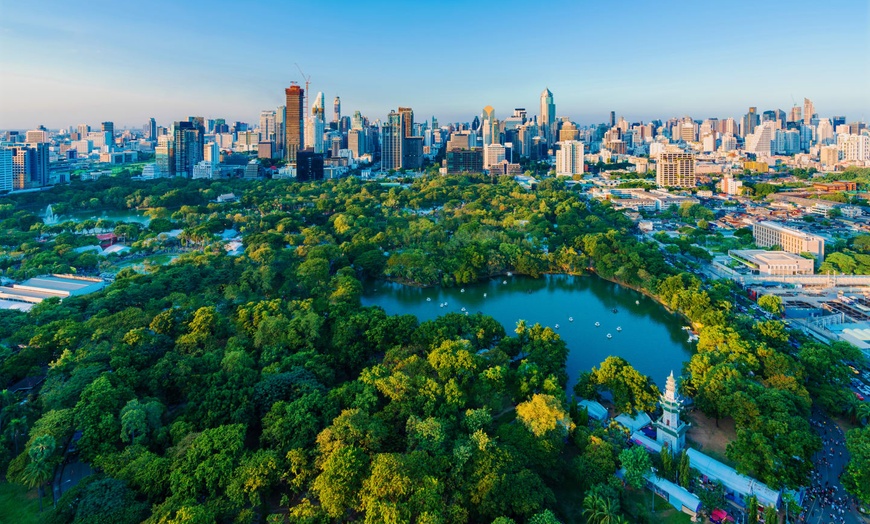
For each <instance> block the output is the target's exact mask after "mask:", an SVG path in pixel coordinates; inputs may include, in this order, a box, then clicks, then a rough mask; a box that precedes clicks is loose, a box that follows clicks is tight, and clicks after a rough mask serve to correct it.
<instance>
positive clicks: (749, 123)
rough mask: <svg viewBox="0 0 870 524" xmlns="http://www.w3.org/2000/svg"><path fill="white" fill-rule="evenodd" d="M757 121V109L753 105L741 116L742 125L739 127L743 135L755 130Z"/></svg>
mask: <svg viewBox="0 0 870 524" xmlns="http://www.w3.org/2000/svg"><path fill="white" fill-rule="evenodd" d="M759 121H760V119H759V117H758V109H757V108H755V107H750V108H749V112H748V113H746V115H744V116H743V122H742V124H743V126H742V128H741V129H740V131H741V133H742V134H743V136H744V137H745V136H747V135H750V134H752V132H754V131H755V127H756V126H757V125H758V124H759Z"/></svg>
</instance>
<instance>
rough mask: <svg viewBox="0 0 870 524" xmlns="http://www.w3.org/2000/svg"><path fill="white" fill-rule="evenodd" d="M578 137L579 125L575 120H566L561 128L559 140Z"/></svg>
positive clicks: (563, 140) (564, 140)
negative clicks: (576, 124) (575, 123)
mask: <svg viewBox="0 0 870 524" xmlns="http://www.w3.org/2000/svg"><path fill="white" fill-rule="evenodd" d="M578 138H580V132H579V131H578V130H577V126H575V125H574V123H573V122H566V123H565V125H563V126H562V129H560V130H559V142H566V141H569V140H577V139H578Z"/></svg>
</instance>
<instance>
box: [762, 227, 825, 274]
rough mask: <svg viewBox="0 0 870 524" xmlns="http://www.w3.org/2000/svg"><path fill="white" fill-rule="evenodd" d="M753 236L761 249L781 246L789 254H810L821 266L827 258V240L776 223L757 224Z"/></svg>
mask: <svg viewBox="0 0 870 524" xmlns="http://www.w3.org/2000/svg"><path fill="white" fill-rule="evenodd" d="M752 236H753V238H754V239H755V244H756V245H757V246H759V247H772V246H779V247H780V248H781V249H782V250H783V251H788V252H789V253H797V254H801V253H810V254H812V255H813V256H814V257H815V258H816V263H817V264H820V263H821V262H822V260H824V258H825V239H824V238H822V237H820V236H817V235H810V234H808V233H804V232H803V231H798V230H797V229H792V228H790V227H786V226H783V225H781V224H778V223H776V222H767V221H765V222H757V223H755V224H754V225H753V226H752Z"/></svg>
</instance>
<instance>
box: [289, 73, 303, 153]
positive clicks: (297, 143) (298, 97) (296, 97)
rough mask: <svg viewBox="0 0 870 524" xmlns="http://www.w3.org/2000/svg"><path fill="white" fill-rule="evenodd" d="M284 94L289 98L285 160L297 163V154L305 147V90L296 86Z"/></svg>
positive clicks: (292, 86)
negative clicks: (303, 106)
mask: <svg viewBox="0 0 870 524" xmlns="http://www.w3.org/2000/svg"><path fill="white" fill-rule="evenodd" d="M284 94H285V95H286V96H287V105H286V106H285V112H284V114H285V117H284V128H285V130H286V135H285V139H284V158H286V159H287V161H288V162H296V153H297V152H298V151H299V150H300V149H302V148H303V146H304V144H303V142H302V117H303V116H304V115H303V109H302V104H303V101H304V100H303V98H304V96H305V90H304V89H302V88H301V87H299V86H298V85H295V84H294V85H291V86H290V87H288V88H286V89H284Z"/></svg>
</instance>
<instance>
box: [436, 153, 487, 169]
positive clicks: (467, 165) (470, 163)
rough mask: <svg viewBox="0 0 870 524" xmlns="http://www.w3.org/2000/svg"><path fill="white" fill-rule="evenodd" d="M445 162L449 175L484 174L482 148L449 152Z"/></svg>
mask: <svg viewBox="0 0 870 524" xmlns="http://www.w3.org/2000/svg"><path fill="white" fill-rule="evenodd" d="M444 160H445V164H446V167H447V174H448V175H458V174H461V173H482V172H483V151H482V150H481V149H480V148H474V149H454V150H452V151H447V154H446V156H445V159H444Z"/></svg>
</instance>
